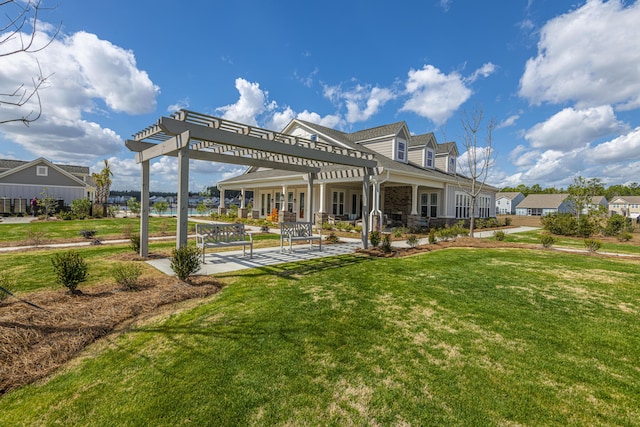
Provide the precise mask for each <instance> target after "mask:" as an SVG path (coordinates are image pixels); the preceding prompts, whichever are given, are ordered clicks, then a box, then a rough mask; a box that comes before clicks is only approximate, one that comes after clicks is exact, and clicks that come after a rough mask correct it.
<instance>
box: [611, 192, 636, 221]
mask: <svg viewBox="0 0 640 427" xmlns="http://www.w3.org/2000/svg"><path fill="white" fill-rule="evenodd" d="M609 211H610V212H611V214H612V215H613V214H619V215H622V216H627V217H629V218H633V219H638V217H640V196H616V197H614V198H613V199H611V202H610V203H609Z"/></svg>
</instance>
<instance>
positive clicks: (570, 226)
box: [540, 212, 578, 236]
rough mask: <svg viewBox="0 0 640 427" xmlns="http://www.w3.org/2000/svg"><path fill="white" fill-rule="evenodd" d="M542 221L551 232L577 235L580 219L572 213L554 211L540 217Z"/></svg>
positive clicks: (562, 234)
mask: <svg viewBox="0 0 640 427" xmlns="http://www.w3.org/2000/svg"><path fill="white" fill-rule="evenodd" d="M540 223H541V224H542V228H544V229H545V230H547V231H548V232H549V233H551V234H557V235H560V236H575V235H576V234H577V232H578V220H576V217H575V216H574V215H573V214H570V213H557V212H553V213H550V214H547V215H544V216H543V217H542V218H540Z"/></svg>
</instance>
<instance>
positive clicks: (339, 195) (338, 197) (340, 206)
mask: <svg viewBox="0 0 640 427" xmlns="http://www.w3.org/2000/svg"><path fill="white" fill-rule="evenodd" d="M332 202H333V203H332V208H333V210H332V212H333V214H334V215H344V192H343V191H334V192H333V198H332Z"/></svg>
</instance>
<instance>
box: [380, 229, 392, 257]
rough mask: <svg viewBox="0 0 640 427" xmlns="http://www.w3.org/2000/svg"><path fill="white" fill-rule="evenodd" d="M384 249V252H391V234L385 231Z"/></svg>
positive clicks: (383, 238)
mask: <svg viewBox="0 0 640 427" xmlns="http://www.w3.org/2000/svg"><path fill="white" fill-rule="evenodd" d="M382 251H383V252H384V253H387V254H388V253H389V252H391V234H389V233H385V234H384V236H383V237H382Z"/></svg>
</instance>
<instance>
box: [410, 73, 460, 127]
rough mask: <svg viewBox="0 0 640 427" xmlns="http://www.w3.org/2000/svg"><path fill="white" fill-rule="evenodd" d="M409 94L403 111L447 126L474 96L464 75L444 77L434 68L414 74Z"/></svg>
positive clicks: (412, 74)
mask: <svg viewBox="0 0 640 427" xmlns="http://www.w3.org/2000/svg"><path fill="white" fill-rule="evenodd" d="M406 92H407V93H408V94H409V99H408V100H407V101H406V102H405V103H404V105H403V106H402V108H401V109H400V111H411V112H413V113H416V114H417V115H419V116H421V117H426V118H428V119H429V120H431V121H432V122H434V123H435V124H437V125H441V124H443V123H445V122H446V121H447V120H448V119H449V118H450V117H451V116H452V115H453V113H454V112H455V111H456V110H457V109H458V108H459V107H460V105H462V104H463V103H464V102H465V101H466V100H467V99H469V97H470V96H471V93H472V92H471V89H469V88H468V87H467V86H466V85H465V83H464V78H463V77H462V76H461V75H460V74H458V73H456V72H453V73H451V74H444V73H442V72H441V71H440V70H439V69H437V68H436V67H434V66H433V65H425V66H424V67H423V68H422V69H421V70H413V69H412V70H410V71H409V78H408V80H407V82H406Z"/></svg>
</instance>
